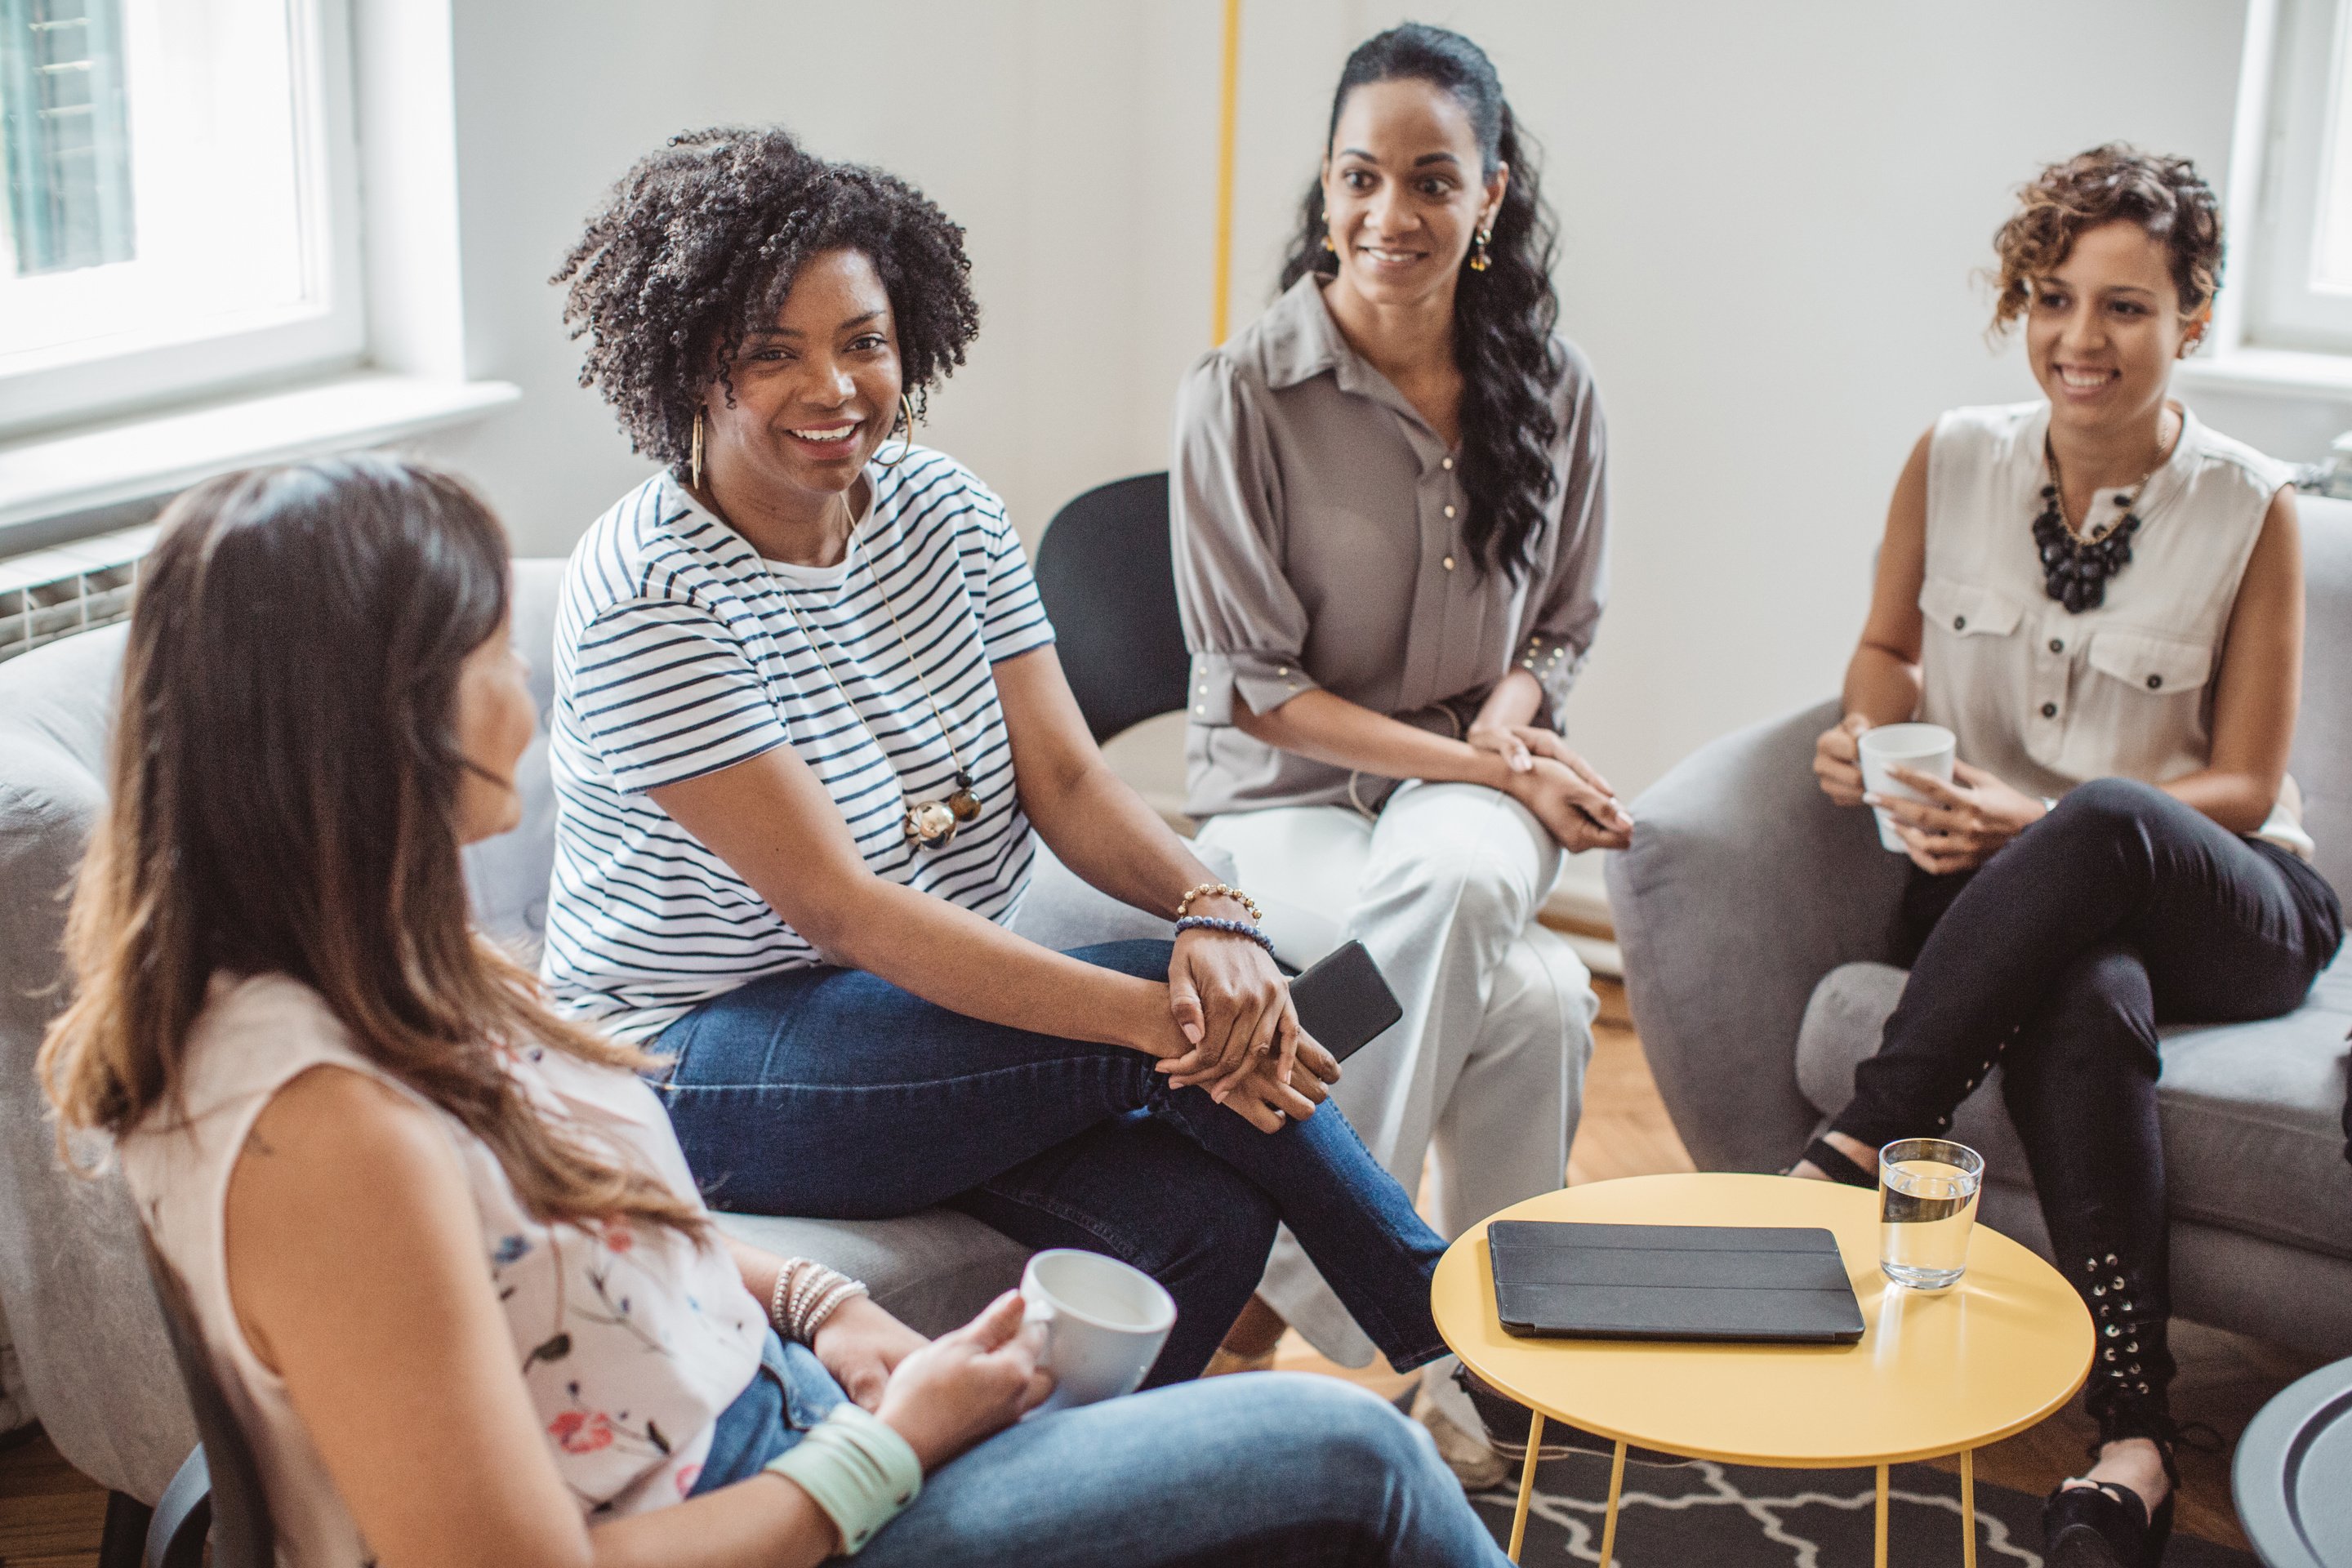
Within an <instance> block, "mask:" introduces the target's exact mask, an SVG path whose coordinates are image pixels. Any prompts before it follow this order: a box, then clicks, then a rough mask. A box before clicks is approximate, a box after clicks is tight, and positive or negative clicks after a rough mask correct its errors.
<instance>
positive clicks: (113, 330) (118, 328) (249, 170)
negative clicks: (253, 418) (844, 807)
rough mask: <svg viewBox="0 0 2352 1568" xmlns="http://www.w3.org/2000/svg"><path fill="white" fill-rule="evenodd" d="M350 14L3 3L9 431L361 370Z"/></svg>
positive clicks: (4, 373) (320, 1)
mask: <svg viewBox="0 0 2352 1568" xmlns="http://www.w3.org/2000/svg"><path fill="white" fill-rule="evenodd" d="M344 20H345V18H344V16H343V5H342V0H0V158H5V166H6V177H7V200H6V202H5V205H0V430H26V429H32V428H37V427H39V426H51V425H59V424H64V423H67V422H68V421H72V420H77V419H85V418H87V417H89V416H91V415H93V414H100V413H104V412H109V411H111V410H116V409H121V408H124V407H128V406H131V405H157V404H163V403H167V402H170V401H173V400H174V399H182V398H185V397H187V396H189V395H192V394H194V393H197V392H201V391H206V390H211V389H215V388H225V387H227V386H231V385H235V384H254V383H257V382H259V381H262V380H266V379H268V378H270V377H272V376H277V375H283V374H286V373H288V372H291V371H295V370H308V369H315V368H324V367H328V366H331V365H335V364H339V363H354V362H355V361H356V360H357V358H358V355H359V353H360V350H361V348H362V311H361V308H360V300H359V289H358V283H359V278H358V271H359V268H358V246H357V234H356V222H355V219H356V213H355V210H354V209H355V201H354V197H355V195H356V190H355V186H356V182H355V180H354V178H353V175H352V167H353V160H352V155H351V137H350V128H349V123H348V113H349V98H350V93H349V62H348V55H347V47H346V43H345V40H344V38H343V37H342V33H341V25H342V23H343V21H344Z"/></svg>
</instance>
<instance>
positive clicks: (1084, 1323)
mask: <svg viewBox="0 0 2352 1568" xmlns="http://www.w3.org/2000/svg"><path fill="white" fill-rule="evenodd" d="M1021 1300H1022V1302H1023V1304H1024V1306H1023V1311H1022V1314H1021V1315H1022V1320H1023V1321H1024V1322H1031V1323H1043V1324H1044V1325H1045V1353H1044V1355H1043V1356H1041V1357H1040V1358H1039V1359H1040V1360H1041V1362H1042V1363H1044V1365H1045V1369H1046V1370H1047V1371H1048V1372H1051V1373H1053V1374H1054V1392H1053V1393H1052V1394H1049V1395H1047V1396H1046V1399H1045V1403H1044V1404H1042V1405H1038V1406H1037V1408H1036V1409H1034V1410H1033V1411H1031V1412H1030V1414H1031V1415H1045V1414H1046V1413H1047V1412H1049V1411H1054V1410H1068V1409H1071V1408H1072V1407H1074V1406H1076V1405H1092V1404H1094V1403H1095V1402H1096V1401H1097V1400H1101V1399H1117V1398H1118V1396H1119V1395H1120V1394H1132V1393H1134V1392H1135V1388H1136V1385H1137V1384H1139V1383H1141V1382H1142V1381H1143V1374H1144V1373H1148V1372H1150V1370H1151V1363H1153V1362H1155V1361H1158V1360H1159V1359H1160V1346H1161V1345H1164V1344H1166V1343H1167V1342H1168V1331H1169V1330H1170V1329H1172V1328H1174V1327H1175V1326H1176V1300H1175V1298H1174V1297H1172V1296H1171V1295H1169V1294H1168V1292H1167V1291H1166V1290H1165V1289H1162V1288H1161V1287H1160V1281H1159V1280H1157V1279H1153V1278H1152V1277H1151V1276H1150V1275H1149V1274H1146V1273H1145V1272H1143V1270H1141V1269H1140V1268H1130V1267H1129V1266H1128V1265H1127V1264H1124V1263H1121V1262H1120V1261H1119V1260H1118V1258H1106V1257H1104V1256H1103V1255H1102V1254H1101V1253H1099V1252H1081V1251H1078V1250H1077V1249H1076V1248H1074V1247H1052V1248H1049V1249H1047V1250H1046V1251H1044V1252H1040V1253H1038V1254H1036V1255H1035V1256H1034V1257H1032V1258H1030V1259H1029V1267H1028V1268H1024V1269H1023V1270H1022V1271H1021Z"/></svg>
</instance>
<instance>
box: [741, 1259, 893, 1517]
mask: <svg viewBox="0 0 2352 1568" xmlns="http://www.w3.org/2000/svg"><path fill="white" fill-rule="evenodd" d="M865 1294H866V1287H865V1286H864V1285H863V1284H862V1283H860V1282H859V1281H857V1280H856V1279H850V1278H849V1277H848V1276H847V1275H845V1274H840V1273H836V1272H835V1271H834V1270H833V1269H830V1268H826V1267H825V1266H824V1264H822V1263H816V1262H813V1261H811V1260H810V1259H808V1258H786V1259H784V1264H783V1267H782V1268H779V1269H777V1270H776V1288H775V1289H774V1290H773V1291H772V1293H771V1294H770V1296H769V1299H768V1320H769V1321H771V1322H772V1323H773V1324H775V1326H776V1330H777V1331H778V1332H779V1333H782V1335H784V1336H785V1337H786V1338H787V1339H791V1340H794V1341H797V1342H800V1343H802V1344H807V1343H809V1342H811V1341H813V1340H814V1339H815V1338H816V1333H817V1331H818V1330H819V1329H822V1328H823V1327H824V1325H825V1321H826V1320H827V1319H829V1318H831V1317H832V1316H833V1315H834V1314H835V1312H837V1311H839V1310H841V1309H842V1306H843V1305H844V1304H845V1303H846V1302H848V1301H850V1300H854V1299H855V1298H856V1297H859V1296H863V1295H865ZM763 1468H766V1469H767V1470H769V1471H771V1472H772V1473H774V1474H776V1475H779V1476H782V1477H783V1478H784V1479H786V1480H788V1481H791V1482H792V1483H793V1485H794V1486H797V1487H799V1488H800V1489H801V1490H803V1491H804V1492H806V1493H808V1495H809V1500H810V1501H812V1502H814V1503H815V1504H816V1506H817V1508H818V1509H819V1510H822V1511H823V1512H824V1516H825V1517H826V1518H827V1519H830V1520H831V1521H833V1525H834V1528H835V1530H837V1531H840V1532H841V1552H842V1554H843V1555H845V1556H848V1555H854V1554H855V1553H856V1552H857V1550H858V1549H859V1548H860V1547H862V1546H864V1545H865V1544H866V1542H869V1541H871V1540H873V1539H874V1536H875V1533H876V1532H877V1531H879V1530H880V1529H881V1528H882V1527H883V1526H884V1525H886V1524H887V1523H889V1522H890V1521H892V1520H894V1519H896V1518H898V1515H899V1514H900V1513H901V1512H903V1511H905V1510H906V1507H907V1505H908V1503H911V1502H913V1501H914V1500H915V1499H916V1497H917V1495H918V1494H919V1493H920V1492H921V1491H922V1489H923V1466H922V1461H921V1460H919V1459H918V1458H916V1457H915V1450H914V1449H913V1448H911V1447H908V1445H907V1440H906V1438H904V1437H902V1436H899V1435H898V1430H897V1429H896V1428H895V1427H893V1426H890V1424H889V1423H887V1422H886V1421H884V1420H883V1419H881V1417H879V1416H877V1415H868V1414H867V1413H866V1411H864V1410H862V1409H860V1408H859V1407H858V1406H857V1405H856V1404H855V1403H854V1402H852V1401H850V1400H847V1399H844V1400H843V1401H842V1402H841V1403H840V1404H839V1405H835V1406H834V1407H833V1409H832V1410H831V1411H830V1412H828V1413H827V1414H826V1415H825V1418H824V1420H822V1421H820V1422H818V1423H817V1424H816V1425H815V1426H812V1427H810V1428H809V1429H808V1430H807V1432H805V1433H804V1434H803V1435H802V1437H801V1439H800V1441H799V1442H797V1443H795V1444H793V1446H792V1447H789V1448H787V1449H785V1450H784V1451H783V1452H782V1454H779V1455H777V1456H776V1458H773V1459H771V1460H769V1461H768V1463H767V1464H766V1465H765V1466H764V1467H763Z"/></svg>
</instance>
